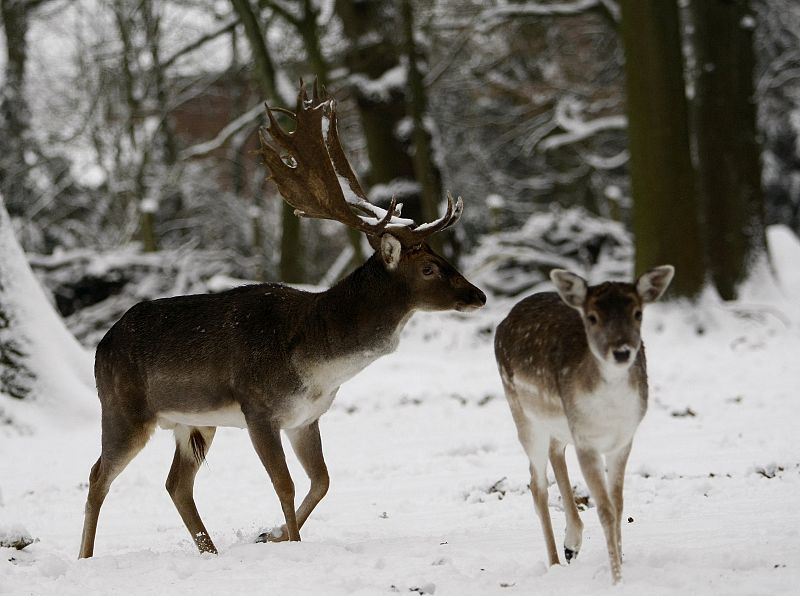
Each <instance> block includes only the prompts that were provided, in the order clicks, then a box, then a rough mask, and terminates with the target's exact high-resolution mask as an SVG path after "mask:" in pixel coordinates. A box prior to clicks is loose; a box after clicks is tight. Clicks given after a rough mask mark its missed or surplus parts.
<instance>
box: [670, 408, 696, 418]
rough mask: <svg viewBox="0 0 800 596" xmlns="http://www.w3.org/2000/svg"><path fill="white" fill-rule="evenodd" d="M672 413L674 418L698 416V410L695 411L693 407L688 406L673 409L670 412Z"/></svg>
mask: <svg viewBox="0 0 800 596" xmlns="http://www.w3.org/2000/svg"><path fill="white" fill-rule="evenodd" d="M670 415H671V416H672V417H673V418H694V417H695V416H697V412H695V411H694V410H693V409H692V408H690V407H688V406H687V407H686V408H684V409H683V410H673V411H672V412H670Z"/></svg>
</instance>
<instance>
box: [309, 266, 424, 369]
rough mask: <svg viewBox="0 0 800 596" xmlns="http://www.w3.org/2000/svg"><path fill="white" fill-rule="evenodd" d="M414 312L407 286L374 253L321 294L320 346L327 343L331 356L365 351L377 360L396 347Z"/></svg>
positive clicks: (318, 313) (318, 306)
mask: <svg viewBox="0 0 800 596" xmlns="http://www.w3.org/2000/svg"><path fill="white" fill-rule="evenodd" d="M412 313H413V308H412V306H411V299H410V295H409V291H408V288H406V287H405V286H404V285H403V284H402V283H399V282H398V281H396V280H395V278H394V277H393V276H392V275H390V274H389V273H388V272H387V271H386V269H385V268H384V266H383V264H382V263H381V261H380V258H379V257H378V256H377V255H373V256H372V257H371V258H370V259H369V260H368V261H367V262H366V263H364V264H363V265H362V266H361V267H359V268H358V269H356V270H355V271H353V272H352V273H351V274H350V275H348V276H347V277H345V278H344V279H343V280H341V281H340V282H339V283H338V284H336V285H335V286H333V287H332V288H330V289H329V290H327V291H326V292H323V293H322V294H320V295H319V297H318V299H317V301H316V305H315V315H316V316H317V317H318V320H319V322H320V326H319V332H320V334H321V337H320V338H319V340H320V347H323V346H327V347H328V352H329V355H330V357H345V356H351V355H359V354H362V355H364V356H365V357H366V356H370V355H371V356H372V359H373V360H374V359H375V358H377V357H379V356H381V355H383V354H387V353H389V352H392V351H394V349H395V347H396V346H397V340H398V337H399V334H400V331H402V329H403V327H404V325H405V324H406V322H407V321H408V319H409V318H410V317H411V314H412ZM370 361H371V360H370Z"/></svg>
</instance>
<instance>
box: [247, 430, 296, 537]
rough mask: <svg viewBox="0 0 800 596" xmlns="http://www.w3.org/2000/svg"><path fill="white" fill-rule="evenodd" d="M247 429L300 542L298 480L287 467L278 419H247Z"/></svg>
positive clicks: (289, 527) (288, 525)
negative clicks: (296, 488)
mask: <svg viewBox="0 0 800 596" xmlns="http://www.w3.org/2000/svg"><path fill="white" fill-rule="evenodd" d="M245 416H246V415H245ZM247 430H248V432H249V433H250V440H251V441H252V442H253V447H255V450H256V453H257V454H258V457H259V458H260V459H261V463H262V464H264V467H265V468H266V470H267V474H269V477H270V480H272V486H274V487H275V492H276V493H277V495H278V499H280V502H281V509H283V517H284V519H285V520H286V528H287V534H288V535H289V540H292V541H299V540H300V529H299V528H298V527H297V518H296V516H295V512H294V482H292V477H291V476H290V475H289V468H288V467H287V466H286V456H285V455H284V453H283V446H282V445H281V429H280V427H279V426H278V424H277V423H276V422H273V421H272V420H268V419H267V420H265V419H263V418H261V417H259V418H257V419H255V420H250V419H247Z"/></svg>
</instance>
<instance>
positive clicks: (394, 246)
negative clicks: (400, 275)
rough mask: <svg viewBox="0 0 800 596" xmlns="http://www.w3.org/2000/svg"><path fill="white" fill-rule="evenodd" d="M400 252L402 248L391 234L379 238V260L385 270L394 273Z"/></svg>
mask: <svg viewBox="0 0 800 596" xmlns="http://www.w3.org/2000/svg"><path fill="white" fill-rule="evenodd" d="M402 250H403V247H402V245H401V244H400V241H399V240H398V239H397V238H395V237H394V236H392V235H391V234H384V235H383V236H381V248H380V251H381V259H383V264H384V266H385V267H386V269H387V270H389V271H394V270H395V269H397V265H398V263H400V253H401V252H402Z"/></svg>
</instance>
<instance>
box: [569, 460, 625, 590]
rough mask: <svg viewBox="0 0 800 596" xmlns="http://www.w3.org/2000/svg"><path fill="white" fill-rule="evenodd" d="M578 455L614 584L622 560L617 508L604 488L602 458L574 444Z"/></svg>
mask: <svg viewBox="0 0 800 596" xmlns="http://www.w3.org/2000/svg"><path fill="white" fill-rule="evenodd" d="M575 451H576V453H577V455H578V463H580V465H581V471H582V472H583V478H584V480H586V484H587V485H588V487H589V492H590V493H591V495H592V498H593V499H594V502H595V503H596V504H597V515H598V516H599V517H600V525H601V526H603V534H605V537H606V547H607V549H608V559H609V563H610V565H611V578H612V579H613V581H614V583H615V584H616V583H617V582H619V581H620V580H621V579H622V561H621V559H620V556H619V542H618V541H617V530H616V528H617V526H618V523H619V522H618V520H617V509H616V506H615V505H614V503H613V501H612V500H611V497H610V496H609V494H608V489H607V488H606V478H605V470H604V466H603V458H602V456H601V455H600V453H598V452H597V451H595V450H594V449H587V448H581V447H578V446H577V445H576V446H575Z"/></svg>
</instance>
